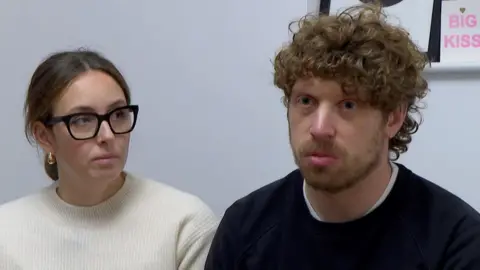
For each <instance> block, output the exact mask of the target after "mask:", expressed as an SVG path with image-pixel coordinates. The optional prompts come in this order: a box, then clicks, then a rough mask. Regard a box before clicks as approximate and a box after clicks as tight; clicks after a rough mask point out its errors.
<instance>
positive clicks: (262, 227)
mask: <svg viewBox="0 0 480 270" xmlns="http://www.w3.org/2000/svg"><path fill="white" fill-rule="evenodd" d="M398 166H399V172H398V178H397V180H396V183H395V185H394V187H393V189H392V191H391V192H390V194H389V195H388V197H387V198H386V200H385V201H384V202H383V203H382V204H381V205H380V206H379V207H378V208H377V209H375V210H374V211H373V212H371V213H370V214H368V215H366V216H365V217H363V218H360V219H358V220H355V221H351V222H347V223H340V224H334V223H323V222H319V221H317V220H315V219H314V218H313V217H312V216H311V215H310V213H309V211H308V208H307V206H306V203H305V200H304V197H303V189H302V184H303V177H302V175H301V173H300V172H299V171H298V170H296V171H293V172H292V173H290V174H289V175H287V176H286V177H285V178H283V179H280V180H278V181H276V182H274V183H272V184H269V185H267V186H265V187H263V188H261V189H259V190H257V191H255V192H253V193H251V194H250V195H248V196H246V197H244V198H242V199H240V200H238V201H237V202H235V203H234V204H233V205H232V206H230V207H229V208H228V209H227V211H226V212H225V215H224V217H223V219H222V221H221V223H220V225H219V228H218V230H217V234H216V235H215V238H214V240H213V243H212V246H211V249H210V253H209V255H208V258H207V262H206V266H205V269H207V270H257V269H258V270H269V269H275V270H281V269H288V270H310V269H312V270H313V269H315V270H320V269H326V270H337V269H338V270H350V269H351V270H361V269H371V270H416V269H418V270H420V269H425V270H426V269H431V270H433V269H439V270H440V269H442V270H443V269H454V270H467V269H468V270H469V269H472V270H473V269H475V270H480V215H479V214H478V213H477V212H476V211H475V210H474V209H472V208H471V207H470V206H469V205H467V204H466V203H465V202H463V201H462V200H461V199H459V198H458V197H456V196H455V195H453V194H452V193H450V192H448V191H446V190H444V189H442V188H441V187H439V186H437V185H435V184H433V183H431V182H429V181H427V180H426V179H423V178H421V177H420V176H418V175H415V174H414V173H413V172H411V171H410V170H408V169H407V168H405V167H404V166H402V165H400V164H398Z"/></svg>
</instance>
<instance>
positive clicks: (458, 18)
mask: <svg viewBox="0 0 480 270" xmlns="http://www.w3.org/2000/svg"><path fill="white" fill-rule="evenodd" d="M477 25H478V20H477V15H475V14H463V13H460V12H459V14H450V15H448V27H449V28H450V29H451V30H453V29H462V28H477ZM443 47H444V48H478V47H480V33H479V34H476V33H475V34H458V33H455V34H445V35H444V36H443Z"/></svg>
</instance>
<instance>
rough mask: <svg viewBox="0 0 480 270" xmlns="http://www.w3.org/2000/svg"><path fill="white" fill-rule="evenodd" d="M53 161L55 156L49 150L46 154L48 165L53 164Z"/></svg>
mask: <svg viewBox="0 0 480 270" xmlns="http://www.w3.org/2000/svg"><path fill="white" fill-rule="evenodd" d="M55 162H56V160H55V156H54V155H53V154H52V152H49V153H48V155H47V163H48V165H53V164H55Z"/></svg>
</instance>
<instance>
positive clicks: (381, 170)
mask: <svg viewBox="0 0 480 270" xmlns="http://www.w3.org/2000/svg"><path fill="white" fill-rule="evenodd" d="M391 175H392V168H391V166H390V163H389V162H387V163H386V164H382V165H381V166H378V167H377V168H376V169H375V170H374V171H372V173H371V174H370V175H369V176H368V177H367V178H365V179H363V180H362V181H360V182H359V183H358V184H356V185H355V186H353V187H351V188H350V189H347V190H345V191H343V192H340V193H337V194H331V193H327V192H324V191H320V190H315V189H313V188H312V187H311V186H309V185H305V195H306V198H307V200H308V202H309V203H310V205H311V206H312V208H313V210H314V211H315V213H317V215H318V216H320V217H321V219H322V221H325V222H333V223H339V222H347V221H351V220H355V219H358V218H360V217H362V216H363V215H365V214H366V213H368V212H369V210H370V209H372V208H373V207H374V206H375V204H376V203H377V202H378V201H379V199H380V198H381V197H382V195H383V194H384V192H385V189H386V188H387V186H388V184H389V182H390V178H391Z"/></svg>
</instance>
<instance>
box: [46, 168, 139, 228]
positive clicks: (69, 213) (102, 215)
mask: <svg viewBox="0 0 480 270" xmlns="http://www.w3.org/2000/svg"><path fill="white" fill-rule="evenodd" d="M134 182H135V179H134V177H133V176H132V175H131V174H129V173H126V176H125V181H124V183H123V185H122V187H121V188H120V189H119V190H118V191H117V192H116V193H115V194H114V195H113V196H112V197H110V198H109V199H107V200H105V201H103V202H101V203H100V204H97V205H94V206H77V205H72V204H69V203H67V202H65V201H64V200H63V199H62V198H60V196H59V195H58V194H57V191H56V190H57V185H58V184H57V183H53V184H51V185H50V186H48V187H47V188H46V192H45V193H44V194H45V195H46V196H45V201H46V207H47V208H48V209H50V210H51V211H53V213H54V215H55V216H56V218H58V219H60V220H61V221H63V222H66V223H72V224H76V225H80V226H85V225H101V224H102V223H105V222H108V221H110V220H112V219H114V218H115V217H117V216H118V215H119V213H121V212H122V211H124V210H125V207H126V202H127V201H128V198H129V197H131V193H132V191H133V187H134V186H135V185H134Z"/></svg>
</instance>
